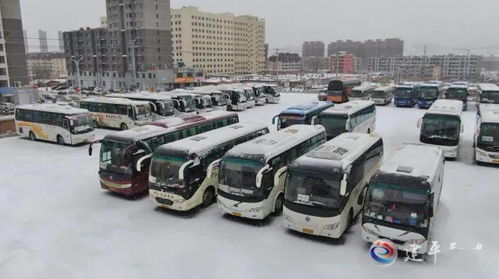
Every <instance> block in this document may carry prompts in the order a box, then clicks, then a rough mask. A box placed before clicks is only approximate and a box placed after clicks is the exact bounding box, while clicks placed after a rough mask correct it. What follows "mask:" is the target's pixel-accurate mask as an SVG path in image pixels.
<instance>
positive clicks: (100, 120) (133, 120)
mask: <svg viewBox="0 0 499 279" xmlns="http://www.w3.org/2000/svg"><path fill="white" fill-rule="evenodd" d="M80 108H83V109H87V110H88V111H90V113H91V114H92V118H93V119H94V126H95V127H107V128H117V129H118V128H119V129H121V130H127V129H129V128H133V127H136V126H143V125H147V124H150V123H151V122H152V121H153V119H152V114H151V107H150V106H149V102H141V101H132V100H128V99H120V98H105V97H101V98H91V99H84V100H81V101H80Z"/></svg>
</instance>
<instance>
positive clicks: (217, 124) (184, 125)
mask: <svg viewBox="0 0 499 279" xmlns="http://www.w3.org/2000/svg"><path fill="white" fill-rule="evenodd" d="M238 122H239V118H238V116H237V114H235V113H228V112H211V113H206V114H205V115H203V116H190V117H184V118H180V119H179V118H173V119H164V120H160V121H159V123H157V122H154V125H147V126H143V127H137V128H134V129H130V130H128V131H122V132H119V133H112V134H109V135H107V136H106V137H104V139H103V140H99V141H96V142H94V144H98V143H100V144H101V148H100V168H99V176H100V184H101V187H102V188H103V189H107V190H109V191H112V192H115V193H118V194H121V195H124V196H127V197H136V196H138V195H140V194H142V193H144V192H146V191H147V189H148V177H149V164H150V161H151V157H152V152H154V150H156V148H157V147H159V146H160V145H163V144H166V143H170V142H173V141H176V140H179V139H183V138H186V137H190V136H193V135H197V134H201V133H204V132H207V131H211V130H213V129H217V128H221V127H225V126H228V125H232V124H235V123H238ZM92 146H93V144H92V145H90V147H89V155H90V156H91V155H92V149H93V148H92ZM137 164H138V165H139V166H140V168H137V167H136V166H137Z"/></svg>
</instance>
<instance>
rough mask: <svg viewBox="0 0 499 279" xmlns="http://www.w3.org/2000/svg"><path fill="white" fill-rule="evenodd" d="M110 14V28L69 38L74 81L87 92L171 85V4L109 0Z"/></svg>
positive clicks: (66, 41)
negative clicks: (100, 89) (103, 89)
mask: <svg viewBox="0 0 499 279" xmlns="http://www.w3.org/2000/svg"><path fill="white" fill-rule="evenodd" d="M106 10H107V27H106V28H94V29H90V28H87V29H83V28H82V29H80V30H77V31H71V32H65V33H64V49H65V53H66V56H67V61H66V63H67V68H68V72H69V79H70V80H71V81H72V82H73V83H74V84H77V83H78V80H80V81H81V85H82V87H94V86H96V87H101V88H105V89H111V90H116V89H125V88H126V89H152V90H158V89H164V88H165V87H167V86H169V85H168V84H170V83H171V82H172V81H173V63H172V58H171V54H172V48H171V25H170V24H171V21H170V1H169V0H158V1H148V0H108V1H107V2H106ZM77 65H79V67H77ZM78 71H79V72H80V75H79V78H78Z"/></svg>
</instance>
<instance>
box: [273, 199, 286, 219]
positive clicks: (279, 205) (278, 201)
mask: <svg viewBox="0 0 499 279" xmlns="http://www.w3.org/2000/svg"><path fill="white" fill-rule="evenodd" d="M283 204H284V197H283V196H282V194H279V196H277V199H276V200H275V204H274V215H276V216H279V215H281V213H282V207H283Z"/></svg>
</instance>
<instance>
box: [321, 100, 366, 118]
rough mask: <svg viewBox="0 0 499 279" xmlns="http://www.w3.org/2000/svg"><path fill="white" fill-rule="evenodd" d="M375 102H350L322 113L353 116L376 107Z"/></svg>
mask: <svg viewBox="0 0 499 279" xmlns="http://www.w3.org/2000/svg"><path fill="white" fill-rule="evenodd" d="M374 105H375V104H374V102H373V101H350V102H346V103H343V104H339V105H336V106H334V107H331V108H328V109H326V110H325V111H323V112H321V115H331V114H334V115H338V114H345V115H349V116H350V115H352V114H354V113H356V112H358V111H360V110H363V109H365V108H367V107H369V106H374Z"/></svg>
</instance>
